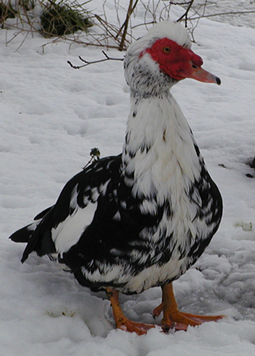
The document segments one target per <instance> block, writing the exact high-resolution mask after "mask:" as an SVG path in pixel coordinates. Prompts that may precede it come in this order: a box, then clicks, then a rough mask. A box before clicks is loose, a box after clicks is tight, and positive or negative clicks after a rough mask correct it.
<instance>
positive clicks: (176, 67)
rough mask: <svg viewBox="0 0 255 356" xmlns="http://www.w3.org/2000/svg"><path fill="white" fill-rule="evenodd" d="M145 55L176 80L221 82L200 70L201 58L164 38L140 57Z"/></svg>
mask: <svg viewBox="0 0 255 356" xmlns="http://www.w3.org/2000/svg"><path fill="white" fill-rule="evenodd" d="M145 53H149V54H150V55H151V57H152V59H153V60H154V61H156V62H157V63H158V64H159V68H160V69H161V70H162V71H164V72H165V73H167V74H168V75H169V76H170V77H171V78H174V79H176V80H181V79H185V78H193V79H196V80H199V81H201V82H207V83H216V84H220V82H221V81H220V79H219V78H218V77H216V76H215V75H213V74H211V73H209V72H207V71H206V70H204V69H203V68H201V66H202V64H203V60H202V58H201V57H199V56H198V55H196V54H195V53H194V52H193V51H192V50H191V49H189V48H185V47H182V46H180V45H178V44H177V43H176V42H174V41H172V40H170V39H168V38H166V37H165V38H162V39H160V40H157V41H156V42H155V43H154V44H153V45H152V46H151V47H150V48H147V49H146V50H145V51H144V52H143V53H142V54H141V56H143V55H144V54H145Z"/></svg>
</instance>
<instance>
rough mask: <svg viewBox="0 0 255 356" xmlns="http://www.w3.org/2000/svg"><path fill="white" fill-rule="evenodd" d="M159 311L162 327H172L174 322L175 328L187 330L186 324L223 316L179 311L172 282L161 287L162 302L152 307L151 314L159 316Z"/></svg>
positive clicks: (215, 319)
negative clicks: (161, 314) (161, 316)
mask: <svg viewBox="0 0 255 356" xmlns="http://www.w3.org/2000/svg"><path fill="white" fill-rule="evenodd" d="M161 312H163V319H162V326H163V328H166V329H169V328H172V327H173V324H174V325H175V326H174V327H175V329H176V330H187V328H188V325H191V326H197V325H200V324H201V323H205V322H207V321H217V320H219V319H222V318H223V317H224V315H217V316H203V315H194V314H189V313H183V312H180V311H179V310H178V307H177V303H176V300H175V297H174V292H173V285H172V283H169V284H166V285H165V286H163V287H162V303H161V304H160V305H159V306H158V307H157V308H155V309H154V311H153V315H154V316H159V315H160V313H161Z"/></svg>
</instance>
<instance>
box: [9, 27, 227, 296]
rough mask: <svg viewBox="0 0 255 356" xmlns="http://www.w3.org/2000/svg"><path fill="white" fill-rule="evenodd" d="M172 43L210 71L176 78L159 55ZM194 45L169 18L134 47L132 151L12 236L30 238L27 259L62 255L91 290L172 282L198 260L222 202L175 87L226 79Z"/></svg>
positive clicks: (130, 69)
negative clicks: (33, 255) (186, 82)
mask: <svg viewBox="0 0 255 356" xmlns="http://www.w3.org/2000/svg"><path fill="white" fill-rule="evenodd" d="M162 39H163V42H164V41H166V44H167V46H168V47H169V44H170V46H171V45H172V43H174V45H173V47H172V48H170V50H171V51H172V52H174V48H175V47H174V46H175V45H176V48H177V49H178V50H180V48H181V49H184V50H185V51H186V52H183V53H185V56H186V55H187V56H188V59H187V60H188V61H192V63H193V64H192V66H193V69H192V71H193V70H195V69H196V70H201V71H203V72H202V73H200V72H199V73H198V74H197V71H196V73H193V72H192V74H191V75H189V74H188V70H187V69H186V68H184V70H183V73H184V74H180V73H182V71H181V70H180V69H179V68H178V75H177V74H173V75H172V76H171V70H168V69H166V70H164V68H165V67H164V66H165V64H164V63H163V62H162V63H161V57H160V56H161V55H162V53H161V52H162V51H161V52H160V55H159V59H157V48H156V47H155V46H154V44H155V43H158V44H159V46H160V44H161V42H160V41H161V40H162ZM168 42H169V43H168ZM190 45H191V43H190V39H189V36H188V34H187V32H186V31H185V30H184V29H183V27H182V26H181V25H179V24H175V23H170V22H163V23H160V24H157V25H155V26H154V27H152V28H151V30H150V31H149V32H148V33H147V34H146V35H145V36H143V37H142V38H140V39H139V40H137V41H136V42H134V43H133V44H132V45H131V46H130V48H129V49H128V51H127V54H126V56H125V61H124V68H125V77H126V81H127V83H128V85H129V86H130V90H131V106H130V113H129V116H128V122H127V131H126V137H125V143H124V147H123V152H122V154H120V155H118V156H114V157H107V158H104V159H101V160H99V161H97V162H95V163H93V164H91V165H90V166H89V167H87V168H85V169H84V170H83V171H82V172H80V173H78V174H77V175H76V176H74V177H73V178H72V179H71V180H70V181H69V182H68V183H67V184H66V186H65V187H64V189H63V190H62V192H61V194H60V196H59V198H58V200H57V202H56V204H55V205H54V206H52V207H51V208H49V209H47V210H45V211H44V212H42V213H40V214H39V215H38V216H37V217H36V218H35V221H34V222H33V223H32V224H30V225H28V226H26V227H24V228H22V229H21V230H18V231H17V232H15V233H14V234H13V235H12V236H11V239H12V240H13V241H16V242H28V243H27V246H26V249H25V251H24V254H23V257H22V262H24V261H25V260H26V259H27V257H28V256H29V254H30V253H31V252H33V251H36V252H37V254H38V255H39V256H42V255H52V254H56V255H57V258H58V261H59V262H61V263H64V264H65V265H67V266H68V267H69V268H70V269H71V271H72V272H73V273H74V275H75V277H76V279H77V280H78V282H79V283H80V284H81V285H83V286H87V287H90V288H91V289H92V290H100V289H103V288H106V287H110V288H112V289H114V290H117V291H120V292H123V293H126V294H129V293H140V292H142V291H144V290H146V289H148V288H151V287H155V286H164V285H166V284H168V283H171V282H172V281H174V280H176V279H177V278H179V277H180V276H181V275H182V274H183V273H185V271H186V270H187V269H188V268H189V267H190V266H191V265H193V264H194V263H195V262H196V261H197V259H198V258H199V256H200V255H201V254H202V253H203V251H204V249H205V248H206V246H207V245H208V244H209V242H210V240H211V238H212V236H213V235H214V233H215V232H216V230H217V229H218V226H219V223H220V220H221V216H222V199H221V196H220V193H219V190H218V188H217V186H216V185H215V183H214V182H213V180H212V179H211V177H210V175H209V173H208V171H207V169H206V166H205V164H204V161H203V158H202V157H201V155H200V152H199V149H198V146H197V144H196V142H195V140H194V137H193V134H192V132H191V129H190V127H189V125H188V123H187V121H186V119H185V117H184V116H183V114H182V112H181V110H180V108H179V106H178V104H177V103H176V101H175V100H174V98H173V97H172V95H171V94H170V92H169V89H170V88H171V86H172V85H173V84H175V83H177V82H178V80H180V79H183V78H185V77H192V78H194V79H197V80H201V81H205V82H215V83H217V84H219V79H218V78H217V77H214V76H213V75H211V74H210V73H208V72H205V71H204V70H202V68H201V64H202V63H200V62H199V59H200V57H198V56H196V55H195V54H194V53H193V52H192V51H191V50H190ZM153 46H154V47H155V48H156V49H155V48H154V47H153ZM179 47H180V48H179ZM165 49H166V45H165V47H164V51H165V52H167V51H168V50H167V51H166V50H165ZM165 54H166V53H165ZM193 54H194V56H196V57H194V56H193ZM181 55H182V52H180V55H179V56H181ZM185 56H184V57H185ZM189 56H193V57H194V60H193V57H192V59H190V57H189ZM177 57H178V56H177ZM178 58H179V57H178ZM185 58H186V57H185ZM200 60H201V59H200ZM182 61H184V60H183V59H182ZM173 62H174V65H176V61H174V60H173ZM194 63H195V64H194ZM167 65H168V64H167ZM195 66H196V67H197V68H195ZM166 68H167V67H166ZM181 76H183V77H181ZM199 76H200V77H199Z"/></svg>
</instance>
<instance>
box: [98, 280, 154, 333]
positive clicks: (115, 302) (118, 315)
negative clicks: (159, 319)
mask: <svg viewBox="0 0 255 356" xmlns="http://www.w3.org/2000/svg"><path fill="white" fill-rule="evenodd" d="M105 290H106V294H107V297H108V299H109V300H110V302H111V304H112V310H113V316H114V319H115V323H116V327H117V329H122V330H125V331H129V332H135V333H137V334H138V335H143V334H146V333H147V331H148V330H149V329H151V328H154V327H155V326H154V325H150V324H143V323H136V322H134V321H131V320H129V319H128V318H127V317H125V315H124V314H123V312H122V310H121V307H120V304H119V292H118V291H116V290H114V289H111V288H109V287H107V288H106V289H105Z"/></svg>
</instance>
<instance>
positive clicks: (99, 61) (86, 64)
mask: <svg viewBox="0 0 255 356" xmlns="http://www.w3.org/2000/svg"><path fill="white" fill-rule="evenodd" d="M102 53H103V55H104V56H105V57H106V58H104V59H99V60H97V61H92V62H89V61H86V60H85V59H83V58H82V57H81V56H79V59H80V61H82V62H84V63H85V64H83V65H81V66H74V65H73V64H72V63H71V62H70V61H67V63H68V64H69V65H70V66H71V67H72V68H74V69H80V68H83V67H87V66H88V65H90V64H95V63H101V62H106V61H123V60H124V58H111V57H109V56H108V54H106V53H105V51H102Z"/></svg>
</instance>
